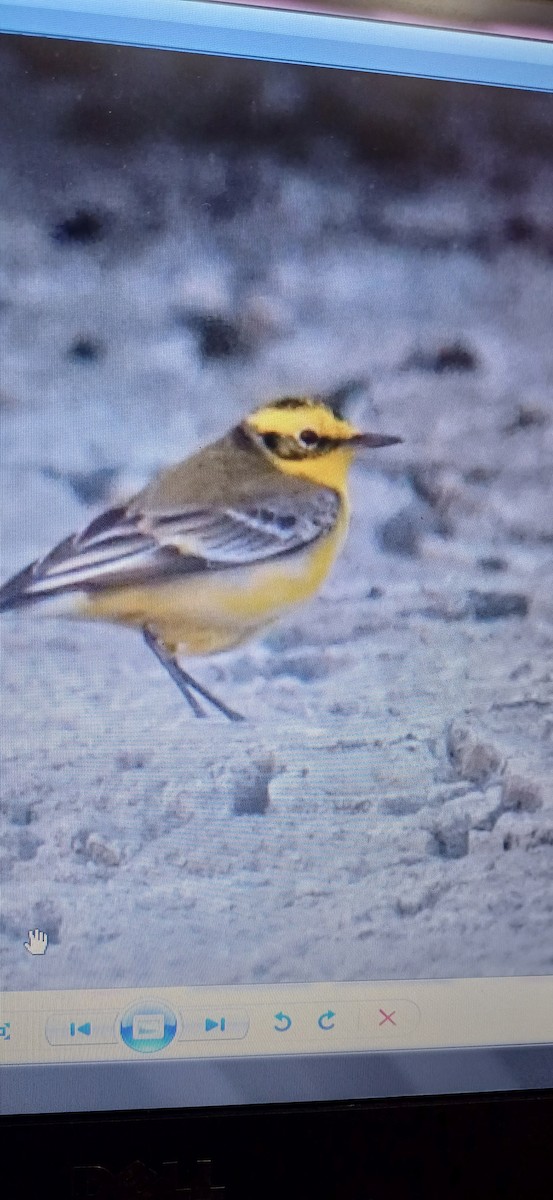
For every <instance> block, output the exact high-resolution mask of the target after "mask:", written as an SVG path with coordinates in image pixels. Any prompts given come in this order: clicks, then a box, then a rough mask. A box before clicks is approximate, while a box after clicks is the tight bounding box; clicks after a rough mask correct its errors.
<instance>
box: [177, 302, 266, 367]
mask: <svg viewBox="0 0 553 1200" xmlns="http://www.w3.org/2000/svg"><path fill="white" fill-rule="evenodd" d="M177 322H178V324H180V325H184V326H186V328H187V329H190V330H191V331H192V333H194V334H196V337H197V339H198V350H199V353H200V355H201V357H202V358H203V359H204V360H205V361H206V362H213V361H217V360H220V359H230V358H246V357H247V356H248V355H249V354H251V352H252V349H253V347H252V344H251V340H250V339H249V338H248V336H247V334H246V331H245V329H244V327H243V325H242V324H241V323H240V322H238V321H231V320H229V319H228V317H222V316H218V315H216V314H215V313H183V314H181V315H180V316H177Z"/></svg>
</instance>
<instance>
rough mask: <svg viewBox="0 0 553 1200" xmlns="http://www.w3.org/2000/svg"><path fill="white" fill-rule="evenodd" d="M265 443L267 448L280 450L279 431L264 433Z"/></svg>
mask: <svg viewBox="0 0 553 1200" xmlns="http://www.w3.org/2000/svg"><path fill="white" fill-rule="evenodd" d="M263 443H264V445H265V446H266V447H267V450H272V451H275V450H278V444H279V436H278V433H264V434H263Z"/></svg>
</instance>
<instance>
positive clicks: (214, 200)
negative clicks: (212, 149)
mask: <svg viewBox="0 0 553 1200" xmlns="http://www.w3.org/2000/svg"><path fill="white" fill-rule="evenodd" d="M259 186H260V171H259V161H256V160H253V159H250V160H246V161H244V159H243V158H242V159H241V161H240V162H238V163H237V162H236V161H234V160H229V161H227V162H226V163H225V166H224V181H223V185H222V187H219V188H218V189H217V190H216V191H213V192H211V194H210V195H208V196H206V198H205V200H204V201H203V207H204V209H205V211H206V212H207V213H208V214H209V216H210V217H212V219H213V220H214V221H232V220H233V219H234V218H235V217H236V216H238V214H239V213H243V212H247V210H248V209H249V208H251V206H252V204H253V201H254V199H255V197H256V195H257V193H258V190H259ZM271 199H272V200H273V201H274V200H275V197H274V195H273V196H272V197H271Z"/></svg>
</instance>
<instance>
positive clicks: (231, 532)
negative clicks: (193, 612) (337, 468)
mask: <svg viewBox="0 0 553 1200" xmlns="http://www.w3.org/2000/svg"><path fill="white" fill-rule="evenodd" d="M339 505H340V500H339V497H338V496H337V494H336V493H335V492H333V491H332V490H330V489H328V488H309V489H306V490H305V492H303V491H302V492H301V493H300V494H293V495H292V496H282V497H281V496H266V497H264V498H263V499H262V500H260V501H255V502H247V503H245V504H244V505H239V506H237V505H229V506H228V507H227V506H224V505H221V506H220V507H210V508H201V507H193V506H184V507H183V508H182V510H180V511H172V512H157V513H143V512H142V513H141V512H133V511H130V510H129V509H126V508H114V509H110V510H109V511H108V512H105V513H103V514H102V515H101V516H100V517H97V518H96V520H94V521H92V523H91V524H90V525H88V527H87V528H86V529H85V530H84V532H83V533H81V534H76V535H74V536H73V537H69V538H66V539H65V541H63V542H61V543H60V544H59V545H58V546H56V547H55V549H54V550H52V551H51V553H50V554H48V555H46V556H45V558H42V559H39V560H37V562H35V563H33V564H32V565H31V566H30V567H28V568H26V570H25V571H22V572H21V574H20V575H19V576H16V577H15V578H14V579H13V580H11V581H10V583H9V584H7V585H6V587H11V589H12V591H13V593H14V594H13V597H12V596H10V600H12V602H14V603H17V600H18V596H17V595H16V594H15V593H16V592H18V594H19V598H23V597H24V596H27V597H29V598H30V597H31V596H36V597H38V596H40V595H51V594H52V593H53V592H58V591H61V590H65V589H68V588H69V589H83V590H85V591H87V590H91V591H95V590H97V589H103V588H113V587H120V586H125V585H131V584H140V583H151V582H155V581H156V580H161V579H163V578H167V577H170V576H174V575H183V574H195V573H200V572H203V571H209V570H221V569H224V568H230V567H238V566H246V565H248V564H253V563H259V562H263V561H264V560H266V559H271V558H274V557H276V556H277V555H284V554H290V553H293V552H295V551H297V550H299V549H301V548H302V547H304V546H308V545H309V544H310V543H311V542H313V541H315V540H316V539H317V538H319V537H321V535H323V534H325V533H328V532H329V531H330V530H331V529H332V527H333V525H334V524H335V521H336V518H337V515H338V509H339ZM6 599H8V597H6Z"/></svg>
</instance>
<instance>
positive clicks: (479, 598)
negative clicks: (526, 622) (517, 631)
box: [467, 591, 530, 621]
mask: <svg viewBox="0 0 553 1200" xmlns="http://www.w3.org/2000/svg"><path fill="white" fill-rule="evenodd" d="M467 607H468V613H467V615H468V616H472V617H474V619H475V621H499V620H501V619H502V618H504V617H526V616H527V615H528V610H529V607H530V605H529V601H528V597H527V596H524V595H523V594H522V593H521V592H477V591H472V592H469V593H468V597H467Z"/></svg>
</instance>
